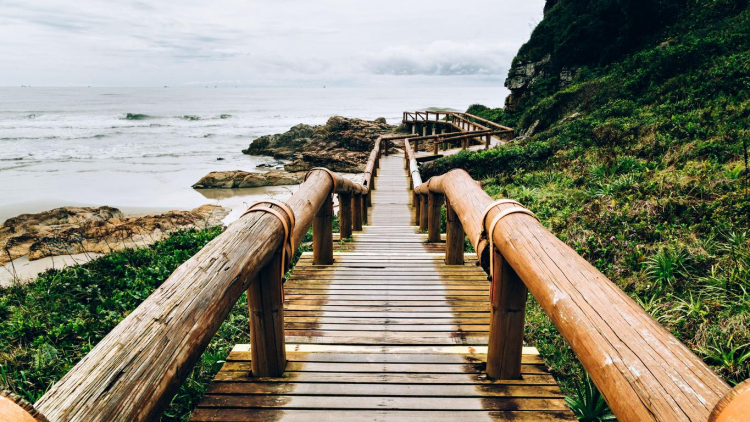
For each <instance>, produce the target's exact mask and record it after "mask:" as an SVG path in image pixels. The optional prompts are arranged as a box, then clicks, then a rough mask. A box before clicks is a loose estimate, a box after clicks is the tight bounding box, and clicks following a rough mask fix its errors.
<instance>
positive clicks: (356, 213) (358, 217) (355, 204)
mask: <svg viewBox="0 0 750 422" xmlns="http://www.w3.org/2000/svg"><path fill="white" fill-rule="evenodd" d="M352 226H353V230H354V231H355V232H361V231H362V195H357V194H354V195H352Z"/></svg>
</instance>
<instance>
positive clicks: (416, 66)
mask: <svg viewBox="0 0 750 422" xmlns="http://www.w3.org/2000/svg"><path fill="white" fill-rule="evenodd" d="M167 3H168V4H167ZM543 6H544V0H476V1H475V0H464V1H452V0H398V1H395V0H380V1H371V2H363V1H354V0H351V1H343V0H322V1H314V0H307V1H304V0H264V1H258V0H244V1H239V0H200V1H194V0H180V1H169V2H167V1H150V2H146V1H129V0H119V1H113V0H108V1H98V0H75V1H68V2H63V1H62V0H23V1H8V0H0V85H2V86H19V85H32V86H69V85H72V86H79V85H91V86H162V85H169V86H190V85H199V86H202V85H207V84H212V85H230V86H233V85H239V86H294V87H296V86H319V85H328V86H378V85H379V84H384V83H388V84H400V83H403V84H410V85H412V84H427V85H429V84H435V83H441V84H449V85H455V86H484V85H486V86H498V85H502V83H503V81H504V79H505V76H506V75H507V71H508V66H509V64H510V62H511V60H512V58H513V56H514V55H515V53H516V51H518V48H519V47H520V46H521V44H523V43H524V42H525V41H526V40H527V39H528V37H529V34H530V33H531V30H532V29H533V27H534V26H535V25H536V23H538V22H539V21H540V20H541V18H542V8H543Z"/></svg>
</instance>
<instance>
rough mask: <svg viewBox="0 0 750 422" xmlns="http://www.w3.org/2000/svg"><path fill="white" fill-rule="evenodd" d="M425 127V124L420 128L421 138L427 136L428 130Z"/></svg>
mask: <svg viewBox="0 0 750 422" xmlns="http://www.w3.org/2000/svg"><path fill="white" fill-rule="evenodd" d="M427 126H428V125H427V123H425V124H424V125H423V126H422V136H427V131H428V130H429V128H428V127H427Z"/></svg>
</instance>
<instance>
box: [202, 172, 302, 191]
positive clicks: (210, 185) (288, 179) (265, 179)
mask: <svg viewBox="0 0 750 422" xmlns="http://www.w3.org/2000/svg"><path fill="white" fill-rule="evenodd" d="M304 176H305V175H304V174H300V173H288V172H286V171H281V170H270V171H269V172H267V173H250V172H247V171H242V170H234V171H212V172H211V173H208V174H207V175H205V176H203V178H201V180H199V181H198V183H196V184H194V185H193V189H239V188H258V187H263V186H285V185H298V184H300V183H302V179H303V178H304Z"/></svg>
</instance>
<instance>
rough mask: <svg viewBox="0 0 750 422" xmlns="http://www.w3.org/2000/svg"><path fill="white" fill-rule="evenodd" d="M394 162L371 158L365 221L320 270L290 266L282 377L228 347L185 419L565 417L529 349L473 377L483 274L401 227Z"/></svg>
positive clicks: (408, 214)
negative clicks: (515, 366)
mask: <svg viewBox="0 0 750 422" xmlns="http://www.w3.org/2000/svg"><path fill="white" fill-rule="evenodd" d="M403 160H404V159H403V157H398V156H395V155H391V156H388V157H383V158H382V159H381V168H380V170H379V171H378V173H379V175H378V178H377V186H378V188H377V190H375V191H373V192H372V200H373V207H372V210H371V212H370V215H369V219H368V221H369V222H370V224H369V225H368V226H365V227H364V228H363V230H362V231H361V232H355V233H353V239H354V241H353V242H347V243H345V244H338V245H337V250H336V252H335V253H334V263H333V264H332V265H314V263H313V260H312V259H311V255H310V254H309V253H306V254H303V256H302V258H301V259H300V261H299V262H298V263H297V266H296V267H295V269H294V271H293V272H292V275H291V276H290V278H289V280H288V282H287V283H286V285H285V298H286V306H285V310H284V315H285V319H284V322H285V332H286V341H287V358H288V361H289V363H288V364H287V367H286V372H285V373H284V374H283V376H281V377H261V378H258V377H253V376H252V373H251V368H252V362H251V354H250V353H249V352H248V350H250V348H251V347H252V346H249V345H238V346H236V347H235V349H234V351H233V352H232V353H231V354H230V356H229V358H228V359H227V362H226V363H225V364H224V365H223V367H222V369H221V371H220V372H219V374H218V375H217V376H216V378H215V380H214V382H213V383H212V384H211V386H210V387H209V389H208V392H207V394H206V396H205V397H204V399H203V401H202V402H201V403H200V404H199V405H198V407H197V408H196V409H195V411H194V412H193V414H192V420H193V421H270V420H274V421H276V420H290V421H340V420H347V421H349V420H351V421H428V420H429V421H432V420H436V421H440V420H443V421H454V420H464V421H488V420H501V421H502V420H514V421H553V420H555V421H556V420H575V417H574V416H573V413H572V412H571V411H570V410H569V409H568V408H567V406H566V405H565V402H564V399H563V396H562V393H561V392H560V389H559V387H558V386H557V384H556V382H555V380H554V379H553V378H552V376H551V375H550V374H549V372H548V371H547V368H546V366H545V365H544V363H543V362H542V361H541V359H540V358H539V356H538V355H537V354H536V353H535V350H534V349H531V348H525V349H524V354H523V355H522V358H521V365H520V369H521V374H520V376H519V377H518V378H517V379H514V380H497V381H495V380H491V379H489V378H488V377H487V376H486V375H485V374H484V372H485V362H486V354H487V338H488V329H489V323H490V319H489V315H490V313H489V311H490V310H489V302H488V294H489V282H488V281H487V275H486V274H485V273H484V272H483V271H482V269H481V268H479V267H477V266H476V265H474V263H473V261H474V260H476V257H475V256H473V255H467V257H468V260H469V261H471V262H468V263H466V264H460V265H452V266H448V265H445V263H444V254H445V246H444V245H445V244H444V243H443V242H442V241H438V242H436V243H427V235H426V234H422V233H421V232H420V231H419V229H418V228H417V227H415V226H414V225H413V214H412V211H411V198H412V194H411V192H410V191H409V190H408V189H409V185H408V179H407V177H406V172H407V171H406V170H404V161H403Z"/></svg>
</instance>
